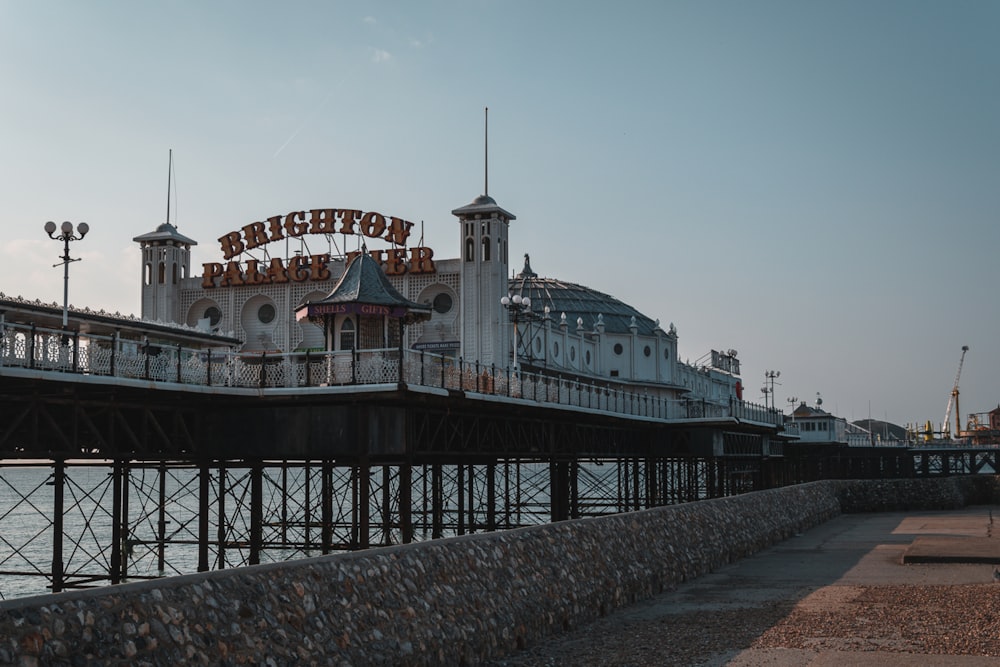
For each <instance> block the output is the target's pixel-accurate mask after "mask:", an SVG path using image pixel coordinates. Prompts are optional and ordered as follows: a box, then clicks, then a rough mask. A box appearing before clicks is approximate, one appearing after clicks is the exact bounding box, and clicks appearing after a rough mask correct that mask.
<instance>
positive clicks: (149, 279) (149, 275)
mask: <svg viewBox="0 0 1000 667" xmlns="http://www.w3.org/2000/svg"><path fill="white" fill-rule="evenodd" d="M142 276H143V277H142V281H143V282H144V283H145V284H147V285H152V284H153V265H152V264H149V263H147V264H146V269H145V271H143V272H142Z"/></svg>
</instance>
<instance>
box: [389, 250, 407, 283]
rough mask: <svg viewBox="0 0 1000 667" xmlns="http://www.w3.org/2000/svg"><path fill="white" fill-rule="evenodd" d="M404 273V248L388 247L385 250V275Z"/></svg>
mask: <svg viewBox="0 0 1000 667" xmlns="http://www.w3.org/2000/svg"><path fill="white" fill-rule="evenodd" d="M404 273H406V248H390V249H389V250H388V251H387V252H386V260H385V275H387V276H399V275H402V274H404Z"/></svg>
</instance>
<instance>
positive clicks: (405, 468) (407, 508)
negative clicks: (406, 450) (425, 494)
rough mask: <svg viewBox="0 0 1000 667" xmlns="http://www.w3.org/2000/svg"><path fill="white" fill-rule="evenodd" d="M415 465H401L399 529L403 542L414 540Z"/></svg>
mask: <svg viewBox="0 0 1000 667" xmlns="http://www.w3.org/2000/svg"><path fill="white" fill-rule="evenodd" d="M412 504H413V466H412V465H411V464H410V463H409V462H407V463H404V464H403V465H401V466H399V530H400V532H401V533H402V540H403V544H409V543H410V542H412V541H413V509H412V507H411V506H412Z"/></svg>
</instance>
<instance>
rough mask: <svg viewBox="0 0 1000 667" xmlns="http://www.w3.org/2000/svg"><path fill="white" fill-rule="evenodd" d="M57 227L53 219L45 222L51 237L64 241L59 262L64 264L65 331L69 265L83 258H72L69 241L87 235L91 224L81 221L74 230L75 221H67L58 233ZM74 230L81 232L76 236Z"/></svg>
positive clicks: (67, 317) (67, 321) (67, 318)
mask: <svg viewBox="0 0 1000 667" xmlns="http://www.w3.org/2000/svg"><path fill="white" fill-rule="evenodd" d="M56 229H57V227H56V223H54V222H52V221H51V220H50V221H49V222H46V223H45V233H47V234H48V235H49V238H50V239H55V240H56V241H62V242H63V255H62V261H61V262H60V263H59V264H62V266H63V317H62V326H63V331H65V330H66V329H67V328H68V327H69V265H70V262H79V261H80V259H81V258H80V257H77V258H76V259H72V258H71V257H70V256H69V242H70V241H79V240H80V239H82V238H83V237H84V236H86V235H87V232H89V231H90V225H88V224H87V223H86V222H81V223H79V224H78V225H77V226H76V229H75V230H74V229H73V223H72V222H68V221H67V222H64V223H62V225H60V226H59V227H58V229H59V233H58V234H56V233H55V232H56ZM74 232H76V233H79V234H80V235H79V236H76V235H75V233H74ZM59 264H53V265H52V266H53V267H56V266H59Z"/></svg>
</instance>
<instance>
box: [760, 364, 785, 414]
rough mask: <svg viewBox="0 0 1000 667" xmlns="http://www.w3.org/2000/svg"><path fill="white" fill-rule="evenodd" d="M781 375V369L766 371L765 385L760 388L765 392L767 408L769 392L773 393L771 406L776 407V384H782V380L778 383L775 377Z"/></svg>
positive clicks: (765, 405)
mask: <svg viewBox="0 0 1000 667" xmlns="http://www.w3.org/2000/svg"><path fill="white" fill-rule="evenodd" d="M780 377H781V371H764V386H763V387H761V388H760V390H761V392H762V393H763V394H764V407H765V408H766V407H768V405H767V396H768V394H771V405H770V407H772V408H773V407H774V385H775V384H778V385H780V384H781V383H780V382H777V383H776V382H775V379H777V378H780Z"/></svg>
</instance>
